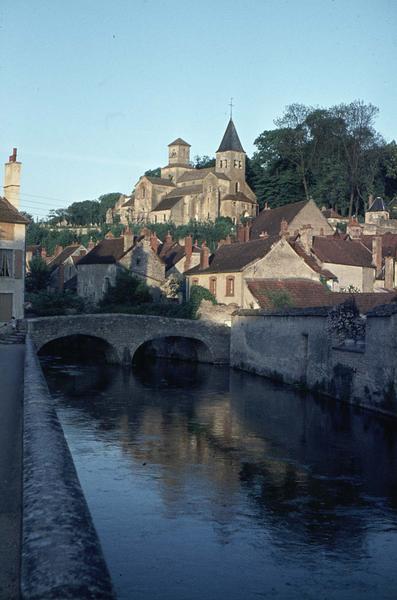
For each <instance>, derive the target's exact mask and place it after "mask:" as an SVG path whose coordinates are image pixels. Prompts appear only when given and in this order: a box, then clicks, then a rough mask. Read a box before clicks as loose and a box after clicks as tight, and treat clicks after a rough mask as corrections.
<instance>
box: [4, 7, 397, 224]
mask: <svg viewBox="0 0 397 600" xmlns="http://www.w3.org/2000/svg"><path fill="white" fill-rule="evenodd" d="M0 50H1V63H0V68H1V72H0V80H1V94H0V97H1V114H2V117H3V118H2V127H1V135H0V150H1V160H2V161H3V162H4V161H5V160H6V159H7V157H8V155H9V154H10V152H11V149H12V147H13V146H17V147H18V152H19V158H20V160H21V161H22V162H23V176H22V190H21V198H22V208H23V209H25V210H27V211H28V212H30V213H32V214H34V215H37V216H45V214H46V213H47V212H48V210H49V209H51V208H59V207H63V206H67V205H68V204H70V203H71V202H74V201H78V200H85V199H92V198H96V197H98V196H99V195H100V194H103V193H106V192H111V191H120V192H125V193H129V192H130V191H131V190H132V189H133V187H134V184H135V183H136V181H137V179H138V177H139V176H140V175H141V174H142V173H143V172H144V171H145V170H146V169H148V168H154V167H157V166H160V165H164V164H165V163H166V160H167V144H168V143H169V142H170V141H172V140H173V139H174V138H176V137H179V136H180V137H183V138H184V139H185V140H187V141H188V142H190V144H191V145H192V149H191V151H192V156H194V155H196V154H209V155H212V154H213V153H214V152H215V150H216V149H217V145H218V144H219V141H220V139H221V137H222V134H223V132H224V129H225V127H226V125H227V120H228V103H229V100H230V97H231V96H232V97H233V98H234V104H235V109H234V121H235V123H236V127H237V130H238V132H239V135H240V138H241V141H242V143H243V146H244V148H245V150H246V152H247V153H248V154H249V155H251V154H252V152H253V150H254V146H253V142H254V140H255V138H256V137H257V135H258V134H259V133H260V132H262V131H263V130H264V129H270V128H272V127H273V120H274V119H275V118H277V117H278V116H280V115H281V113H282V112H283V109H284V107H285V106H286V105H288V104H291V103H292V102H300V103H304V104H308V105H321V106H331V105H333V104H337V103H340V102H349V101H352V100H354V99H362V100H364V101H366V102H372V103H373V104H375V105H376V106H378V107H379V109H380V115H379V118H378V120H377V128H378V130H379V131H380V132H381V133H382V134H383V135H384V137H385V138H386V139H387V140H391V139H393V138H394V139H396V138H397V112H396V107H397V69H396V65H397V2H396V0H371V1H367V0H343V1H342V0H335V1H330V0H244V1H241V0H240V1H237V0H216V1H215V0H201V1H198V0H196V1H194V2H192V1H190V0H168V1H163V0H106V1H105V0H68V1H63V0H13V1H11V2H2V3H1V7H0Z"/></svg>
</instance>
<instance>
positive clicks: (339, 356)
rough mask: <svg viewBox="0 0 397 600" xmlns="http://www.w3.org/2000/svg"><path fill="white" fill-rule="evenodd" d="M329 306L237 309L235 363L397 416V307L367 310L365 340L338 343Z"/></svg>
mask: <svg viewBox="0 0 397 600" xmlns="http://www.w3.org/2000/svg"><path fill="white" fill-rule="evenodd" d="M326 319H327V309H323V308H321V309H295V310H288V311H283V312H272V313H265V312H262V311H248V310H246V311H239V313H237V314H235V315H234V316H233V323H232V332H231V356H230V363H231V366H233V367H236V368H240V369H244V370H247V371H252V372H254V373H258V374H260V375H264V376H266V377H270V378H272V379H277V380H279V381H283V382H285V383H289V384H299V385H302V386H305V387H307V388H309V389H311V390H313V391H317V392H320V393H323V394H326V395H329V396H332V397H334V398H337V399H338V400H344V401H347V402H350V403H352V404H357V405H359V406H363V407H366V408H370V409H372V410H376V411H378V412H383V413H385V414H390V415H393V416H397V398H396V389H397V380H396V378H397V353H396V345H397V341H396V340H397V335H396V334H397V307H396V306H393V305H390V306H388V307H379V308H378V309H376V310H374V311H372V313H371V314H369V315H367V321H366V336H365V344H363V345H362V346H354V345H351V346H344V347H340V346H338V347H336V346H335V345H334V344H333V343H332V340H331V339H330V337H329V335H328V333H327V329H326Z"/></svg>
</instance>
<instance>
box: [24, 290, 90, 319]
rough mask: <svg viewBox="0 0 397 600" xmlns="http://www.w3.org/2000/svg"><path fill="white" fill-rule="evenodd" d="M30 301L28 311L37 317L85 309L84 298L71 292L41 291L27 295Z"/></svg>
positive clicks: (72, 312) (71, 312)
mask: <svg viewBox="0 0 397 600" xmlns="http://www.w3.org/2000/svg"><path fill="white" fill-rule="evenodd" d="M27 300H28V302H29V303H30V307H29V308H28V310H27V312H28V313H31V314H32V313H33V315H36V316H38V317H44V316H49V317H52V316H54V315H65V314H75V313H81V312H83V311H84V309H85V304H84V300H83V299H82V298H80V296H77V294H74V293H73V292H69V291H67V292H54V291H52V292H47V291H41V292H36V293H32V294H28V295H27Z"/></svg>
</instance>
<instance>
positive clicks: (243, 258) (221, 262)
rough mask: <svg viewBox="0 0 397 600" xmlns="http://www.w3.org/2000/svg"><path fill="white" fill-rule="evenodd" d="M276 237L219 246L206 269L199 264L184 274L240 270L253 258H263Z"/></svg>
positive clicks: (253, 259) (276, 239)
mask: <svg viewBox="0 0 397 600" xmlns="http://www.w3.org/2000/svg"><path fill="white" fill-rule="evenodd" d="M278 239H279V238H278V237H277V238H274V237H273V238H270V237H269V238H267V239H260V240H253V241H250V242H235V243H233V244H224V245H223V246H220V247H219V248H218V249H217V250H216V252H215V254H213V256H212V257H211V259H210V266H209V268H208V269H204V270H200V265H197V266H196V267H193V268H192V269H190V270H189V271H187V272H186V275H193V274H195V273H228V272H233V271H242V270H243V269H244V268H245V267H246V266H247V265H249V264H250V263H252V262H253V261H255V260H258V259H260V258H263V257H264V256H266V254H267V253H268V252H269V251H270V250H271V248H272V246H273V244H274V243H276V242H277V241H278Z"/></svg>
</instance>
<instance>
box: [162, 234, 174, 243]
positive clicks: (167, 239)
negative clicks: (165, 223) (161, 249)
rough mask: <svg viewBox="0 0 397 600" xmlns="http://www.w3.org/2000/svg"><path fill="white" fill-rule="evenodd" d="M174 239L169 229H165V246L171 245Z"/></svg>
mask: <svg viewBox="0 0 397 600" xmlns="http://www.w3.org/2000/svg"><path fill="white" fill-rule="evenodd" d="M173 242H174V240H173V239H172V235H171V232H170V231H167V235H166V236H165V238H164V245H165V246H172V244H173Z"/></svg>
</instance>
